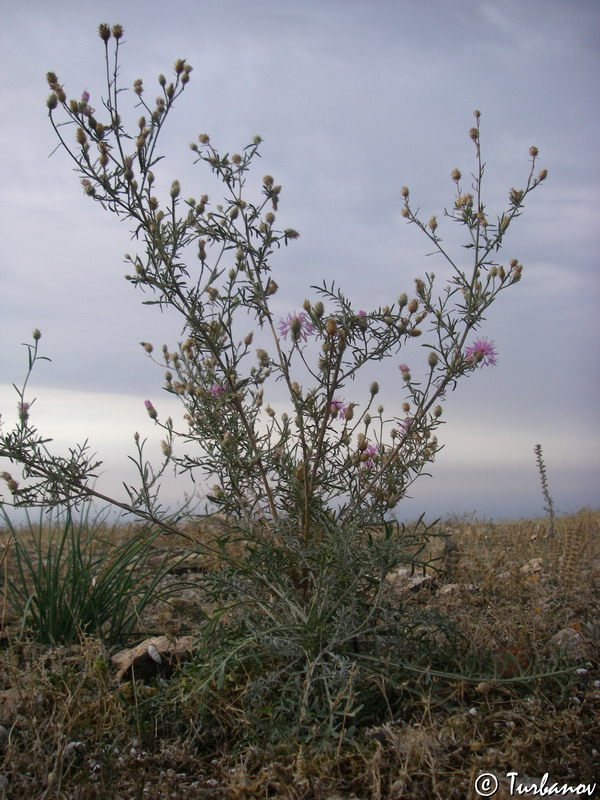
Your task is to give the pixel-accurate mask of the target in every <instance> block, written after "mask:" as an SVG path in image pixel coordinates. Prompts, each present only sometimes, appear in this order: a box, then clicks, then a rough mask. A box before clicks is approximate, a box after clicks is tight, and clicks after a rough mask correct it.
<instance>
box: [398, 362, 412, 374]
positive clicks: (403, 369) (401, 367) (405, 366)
mask: <svg viewBox="0 0 600 800" xmlns="http://www.w3.org/2000/svg"><path fill="white" fill-rule="evenodd" d="M398 369H399V370H400V372H410V368H409V366H408V364H398Z"/></svg>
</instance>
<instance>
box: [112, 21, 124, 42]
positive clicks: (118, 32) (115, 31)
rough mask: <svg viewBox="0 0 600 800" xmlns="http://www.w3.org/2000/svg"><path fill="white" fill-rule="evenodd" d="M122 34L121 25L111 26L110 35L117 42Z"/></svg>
mask: <svg viewBox="0 0 600 800" xmlns="http://www.w3.org/2000/svg"><path fill="white" fill-rule="evenodd" d="M124 33H125V31H124V30H123V26H122V25H113V29H112V35H113V36H114V37H115V39H116V40H117V42H118V41H119V39H121V37H122V36H123V34H124Z"/></svg>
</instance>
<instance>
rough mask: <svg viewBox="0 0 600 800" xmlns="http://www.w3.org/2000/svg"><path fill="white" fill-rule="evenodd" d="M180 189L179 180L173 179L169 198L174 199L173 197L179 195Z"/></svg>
mask: <svg viewBox="0 0 600 800" xmlns="http://www.w3.org/2000/svg"><path fill="white" fill-rule="evenodd" d="M180 191H181V186H180V185H179V181H173V183H172V184H171V198H172V199H173V200H175V198H177V197H179V193H180Z"/></svg>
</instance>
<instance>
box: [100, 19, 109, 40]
mask: <svg viewBox="0 0 600 800" xmlns="http://www.w3.org/2000/svg"><path fill="white" fill-rule="evenodd" d="M98 36H99V37H100V38H101V39H102V41H103V42H104V44H107V42H108V40H109V39H110V27H109V26H108V25H107V24H106V23H102V24H101V25H98Z"/></svg>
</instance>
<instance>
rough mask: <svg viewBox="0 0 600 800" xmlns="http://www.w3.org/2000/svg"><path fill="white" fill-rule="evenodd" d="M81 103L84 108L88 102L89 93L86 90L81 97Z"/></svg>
mask: <svg viewBox="0 0 600 800" xmlns="http://www.w3.org/2000/svg"><path fill="white" fill-rule="evenodd" d="M81 102H82V103H83V105H84V106H87V104H88V103H89V102H90V93H89V92H88V91H87V90H86V91H85V92H83V94H82V95H81Z"/></svg>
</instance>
